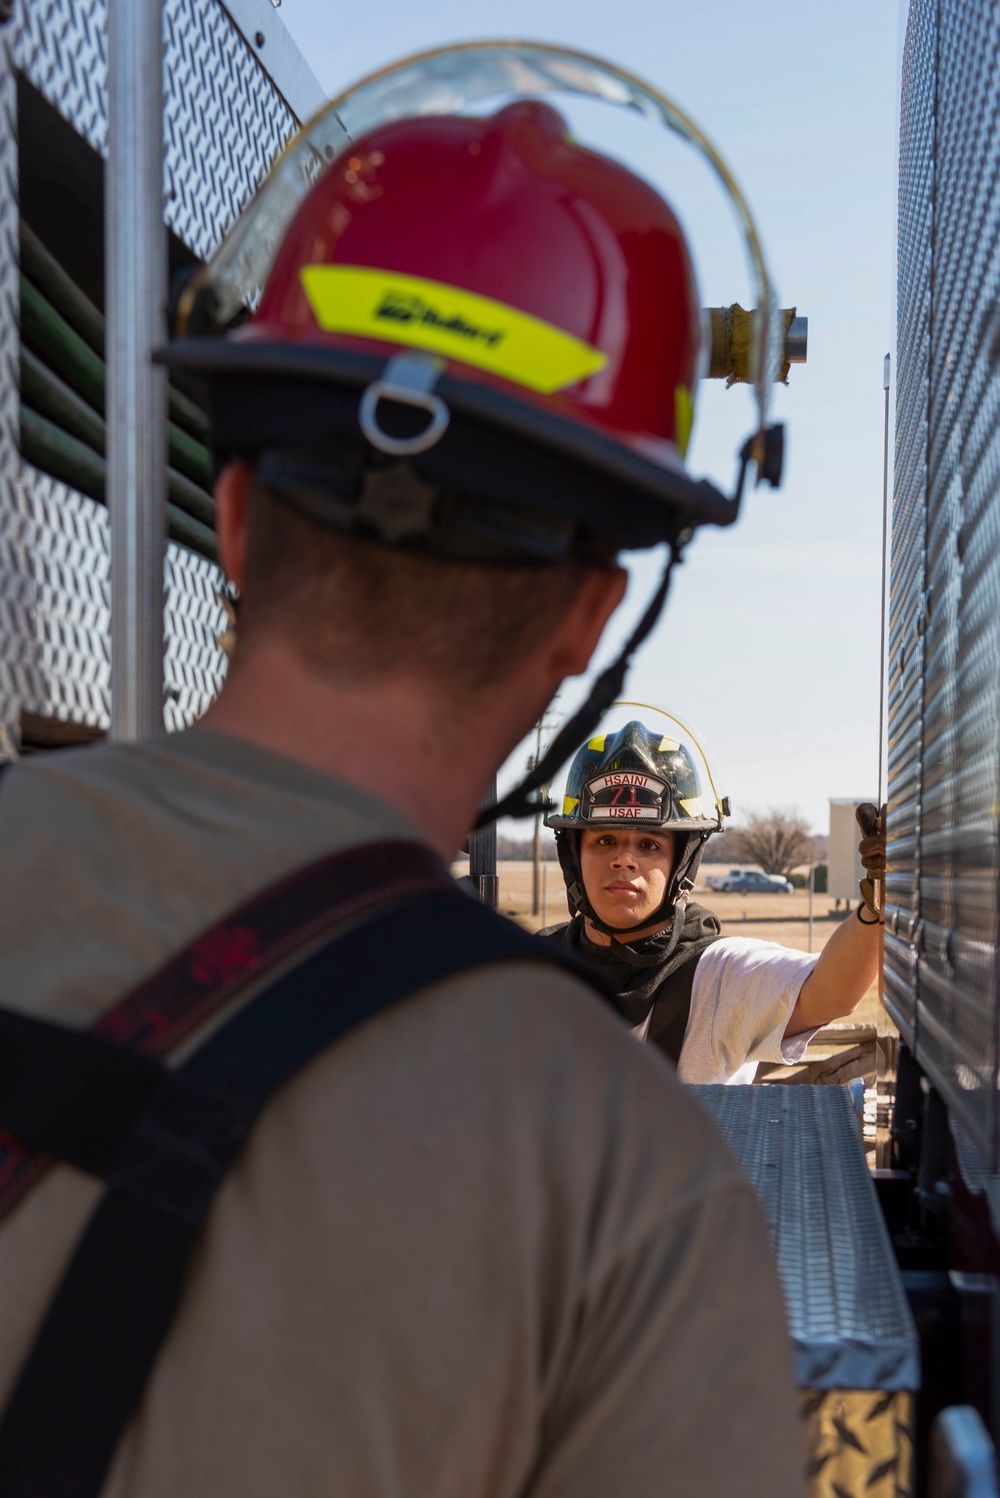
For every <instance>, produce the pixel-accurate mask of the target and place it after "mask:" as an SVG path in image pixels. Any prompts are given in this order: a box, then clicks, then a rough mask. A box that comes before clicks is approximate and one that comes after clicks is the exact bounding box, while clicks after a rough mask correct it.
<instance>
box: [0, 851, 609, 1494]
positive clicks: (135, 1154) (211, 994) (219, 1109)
mask: <svg viewBox="0 0 1000 1498" xmlns="http://www.w3.org/2000/svg"><path fill="white" fill-rule="evenodd" d="M386 869H390V870H391V871H392V873H391V875H390V876H389V877H386V874H385V870H386ZM303 947H305V948H306V949H307V955H306V956H305V957H303V958H302V960H296V956H297V954H298V953H300V952H301V951H302V948H303ZM506 961H519V962H524V961H534V962H550V963H553V962H554V963H556V964H557V965H559V964H561V965H563V966H565V965H567V958H566V954H565V953H563V952H560V950H559V948H558V947H556V946H555V944H553V943H549V942H537V941H536V940H535V939H534V938H533V937H530V936H528V935H527V934H526V933H525V932H523V931H521V930H519V929H518V927H516V926H515V925H513V924H512V923H510V922H508V921H504V920H502V919H500V918H499V917H497V916H495V915H494V914H493V913H492V912H490V911H488V910H486V909H485V908H484V907H483V906H481V905H478V904H477V903H476V902H474V901H473V900H470V899H469V898H468V896H467V895H465V894H463V893H461V892H460V891H459V890H458V889H457V887H456V886H455V884H454V882H453V881H452V880H451V878H450V876H449V875H448V872H447V870H446V869H445V867H444V865H443V864H441V863H440V862H439V861H438V860H437V859H436V858H435V857H434V855H433V854H432V853H430V851H429V850H428V849H426V848H424V847H422V846H420V845H419V844H415V843H403V842H398V843H381V844H371V845H368V846H366V847H363V848H353V849H350V850H348V851H347V852H346V853H342V854H339V855H336V856H335V857H332V858H330V859H327V860H324V861H323V862H321V863H318V864H314V865H312V866H311V867H310V868H308V869H306V870H303V871H301V872H299V873H297V874H295V875H293V876H291V878H289V879H286V880H284V881H283V882H282V883H281V884H279V885H277V886H275V887H274V888H273V889H272V890H269V891H267V892H266V893H264V894H263V895H260V896H258V897H256V898H255V899H253V900H250V901H249V902H247V903H246V904H245V905H243V906H242V907H241V908H240V909H239V910H238V911H236V912H234V913H233V914H232V915H231V916H229V917H227V919H226V920H224V921H222V922H220V923H219V924H218V925H217V926H215V927H214V928H213V929H212V930H211V931H209V932H207V933H205V934H204V935H203V936H202V937H200V938H199V939H198V940H197V941H196V942H195V943H194V944H193V945H192V946H191V947H189V948H188V949H187V950H186V951H185V952H183V953H181V954H180V955H179V956H178V957H176V958H174V959H173V960H172V961H171V962H170V963H168V964H167V965H166V966H165V967H164V968H163V969H161V971H160V972H159V973H157V974H156V975H155V976H154V977H153V978H151V979H149V980H148V981H147V982H146V983H144V984H142V985H141V987H140V988H138V989H137V990H136V991H135V992H134V993H133V994H132V995H130V997H129V998H127V999H126V1000H125V1001H124V1002H123V1003H122V1004H119V1005H118V1006H116V1008H115V1009H114V1010H112V1011H110V1012H109V1013H108V1014H106V1015H104V1016H103V1017H102V1019H101V1020H100V1022H99V1023H98V1025H97V1026H95V1027H94V1029H93V1030H91V1031H89V1032H84V1033H81V1032H78V1031H70V1030H66V1029H63V1028H62V1027H60V1026H56V1025H51V1024H48V1023H46V1022H44V1021H40V1020H35V1019H31V1018H28V1017H26V1016H24V1015H19V1014H16V1013H14V1012H11V1011H7V1010H0V1126H2V1127H3V1128H4V1129H5V1130H7V1131H9V1132H8V1134H7V1136H5V1140H4V1148H5V1156H4V1161H3V1165H2V1170H3V1181H4V1185H3V1189H2V1194H0V1212H2V1211H3V1210H5V1209H7V1210H9V1208H10V1207H11V1206H12V1205H13V1204H14V1202H15V1201H16V1200H18V1199H19V1198H20V1197H21V1195H23V1193H24V1191H25V1190H27V1189H28V1187H29V1186H30V1185H32V1184H34V1182H35V1181H37V1180H38V1178H39V1176H40V1175H41V1174H42V1173H43V1171H44V1170H45V1169H46V1168H47V1167H48V1165H50V1164H51V1163H52V1161H53V1160H56V1159H58V1160H63V1161H66V1162H68V1163H71V1164H74V1165H76V1166H78V1167H79V1168H80V1169H82V1170H85V1171H88V1172H89V1173H90V1174H93V1175H97V1176H99V1177H102V1178H103V1179H105V1180H106V1181H107V1189H106V1190H105V1192H104V1194H103V1196H102V1198H101V1200H100V1202H99V1204H98V1206H97V1208H96V1209H95V1212H94V1214H93V1216H92V1217H91V1219H90V1222H89V1223H88V1225H87V1227H86V1228H85V1230H84V1232H83V1234H82V1236H81V1238H80V1240H79V1242H78V1244H77V1247H76V1250H75V1253H74V1256H73V1258H72V1260H71V1262H70V1266H69V1268H68V1270H67V1271H66V1273H65V1275H64V1277H63V1280H62V1283H61V1285H60V1287H59V1289H58V1291H57V1292H56V1295H55V1297H54V1299H53V1301H52V1303H51V1305H50V1307H49V1309H48V1312H47V1313H46V1316H45V1319H44V1321H43V1323H42V1327H41V1330H40V1332H39V1334H38V1336H37V1339H36V1341H35V1344H34V1346H33V1348H32V1350H31V1352H30V1354H29V1356H28V1358H27V1361H26V1363H25V1364H24V1366H23V1368H22V1369H21V1371H20V1374H19V1377H18V1381H17V1383H16V1385H15V1388H14V1392H13V1394H12V1396H11V1398H10V1400H9V1402H8V1405H7V1408H6V1410H5V1411H4V1413H3V1416H2V1419H0V1498H96V1495H97V1494H98V1493H99V1491H100V1488H101V1485H102V1483H103V1481H104V1478H105V1476H106V1474H107V1470H108V1467H109V1465H110V1462H111V1458H112V1456H113V1455H114V1451H115V1447H116V1446H117V1443H118V1440H119V1437H120V1436H121V1433H122V1431H123V1430H124V1428H125V1426H126V1425H127V1423H128V1421H129V1419H130V1417H131V1415H132V1414H133V1412H134V1411H135V1409H136V1407H137V1405H138V1402H139V1399H140V1397H141V1395H142V1391H143V1389H144V1387H145V1384H146V1380H147V1378H148V1375H149V1373H150V1370H151V1368H152V1366H153V1363H154V1361H155V1358H156V1356H157V1353H158V1351H159V1348H160V1346H161V1344H162V1342H163V1339H164V1338H165V1336H166V1334H167V1331H168V1330H169V1327H170V1323H171V1321H172V1319H173V1316H174V1313H175V1310H176V1308H177V1304H178V1301H179V1299H180V1296H181V1292H182V1290H183V1285H184V1277H185V1273H186V1269H187V1263H188V1259H189V1256H190V1252H191V1249H192V1247H193V1244H194V1241H195V1239H196V1236H197V1234H198V1232H199V1230H200V1228H201V1225H202V1223H203V1222H204V1219H205V1217H206V1215H207V1213H208V1211H209V1208H210V1206H211V1202H212V1199H213V1196H214V1194H215V1192H216V1190H217V1189H218V1187H219V1185H220V1184H221V1182H222V1180H223V1179H224V1177H225V1175H226V1172H227V1171H228V1170H229V1168H230V1166H231V1165H232V1164H233V1163H234V1161H235V1160H236V1158H237V1157H238V1155H239V1153H240V1151H241V1150H242V1148H243V1146H244V1144H245V1143H246V1140H247V1138H248V1136H249V1134H250V1131H251V1130H252V1128H253V1126H254V1123H255V1121H256V1119H257V1117H258V1116H259V1114H260V1113H261V1111H262V1110H263V1108H264V1107H265V1106H266V1104H267V1102H268V1100H269V1098H270V1097H271V1096H272V1094H273V1093H274V1092H275V1091H276V1090H277V1089H278V1088H279V1087H281V1086H282V1085H283V1084H284V1083H285V1082H286V1081H288V1080H289V1079H290V1078H291V1077H293V1076H294V1075H295V1073H296V1072H298V1071H299V1070H300V1069H301V1068H302V1067H303V1066H305V1065H306V1064H307V1063H308V1062H309V1061H310V1060H312V1058H313V1057H314V1056H316V1055H317V1054H318V1053H319V1052H321V1051H322V1050H324V1049H325V1048H326V1047H328V1046H330V1045H332V1044H334V1043H335V1042H336V1041H337V1040H340V1039H342V1038H343V1037H344V1036H345V1035H347V1034H348V1033H349V1032H350V1031H351V1030H352V1029H354V1028H355V1026H357V1025H360V1024H362V1023H363V1022H364V1021H366V1020H368V1019H370V1018H372V1017H374V1016H375V1015H377V1014H379V1013H380V1012H383V1011H384V1010H386V1009H388V1008H390V1007H391V1006H392V1005H394V1004H396V1003H398V1002H400V1001H401V1000H402V999H405V998H406V997H408V996H409V995H410V994H413V993H416V992H417V991H418V990H420V989H423V988H425V987H427V986H429V985H431V984H434V983H438V982H440V981H442V980H443V979H445V978H448V977H451V976H454V975H456V974H458V973H461V972H465V971H467V970H469V969H470V968H474V967H477V966H480V965H482V964H484V963H492V962H506ZM569 965H570V966H571V968H572V970H573V971H574V972H575V973H576V974H577V975H578V976H579V977H581V978H583V979H584V981H586V982H588V983H589V984H590V985H591V986H592V987H594V986H598V984H597V980H595V978H594V977H593V975H592V974H590V973H587V972H586V971H585V970H584V969H583V968H582V967H580V966H578V965H577V964H575V963H574V962H572V961H570V963H569ZM276 969H277V972H276V971H275V970H276ZM251 986H252V987H257V988H259V989H260V991H259V992H258V993H257V994H256V996H255V997H253V998H251V999H250V1000H249V1001H248V1002H245V1003H243V1004H242V1006H241V1007H238V1008H237V1009H236V1012H235V1013H234V1014H233V1015H232V1017H231V1018H229V1019H228V1020H227V1021H225V1023H224V1024H223V1025H222V1026H221V1028H219V1029H217V1030H215V1031H214V1033H212V1034H210V1036H209V1038H208V1039H207V1040H206V1041H205V1042H204V1043H203V1044H202V1045H201V1046H200V1047H199V1048H198V1049H197V1050H196V1051H195V1053H194V1055H193V1056H192V1057H191V1058H190V1059H189V1060H187V1061H185V1062H184V1063H183V1064H182V1065H180V1066H178V1067H176V1068H174V1069H169V1068H167V1067H165V1066H164V1065H163V1064H162V1063H161V1062H160V1061H159V1060H158V1059H157V1058H158V1057H160V1056H162V1055H163V1054H164V1053H165V1052H167V1051H168V1050H170V1049H172V1048H173V1047H174V1046H176V1044H177V1042H178V1040H180V1039H181V1038H182V1037H183V1036H184V1035H187V1034H190V1033H191V1032H192V1031H193V1030H194V1029H195V1028H197V1027H198V1026H199V1025H201V1024H203V1023H204V1022H205V1021H206V1020H207V1019H209V1018H210V1017H211V1016H212V1015H213V1014H217V1013H219V1012H220V1010H222V1009H223V1007H224V1006H235V1005H236V1004H237V1001H238V1000H239V999H240V998H241V997H242V996H243V995H244V994H245V993H246V992H247V991H248V989H250V990H251V991H252V987H251ZM598 991H599V992H601V994H602V996H603V990H602V989H600V988H599V986H598ZM11 1136H15V1137H11Z"/></svg>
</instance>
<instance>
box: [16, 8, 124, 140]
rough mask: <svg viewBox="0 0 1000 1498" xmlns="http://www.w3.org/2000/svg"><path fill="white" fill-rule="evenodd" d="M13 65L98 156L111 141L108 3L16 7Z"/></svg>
mask: <svg viewBox="0 0 1000 1498" xmlns="http://www.w3.org/2000/svg"><path fill="white" fill-rule="evenodd" d="M12 29H13V33H14V37H13V49H14V64H15V66H16V67H17V68H18V70H19V71H20V72H22V73H23V74H24V75H25V77H26V78H28V79H29V80H30V81H31V82H32V83H33V84H34V85H35V87H36V88H37V89H38V90H39V92H40V93H41V94H43V95H44V96H45V98H46V99H47V100H48V101H49V103H50V104H51V105H52V106H53V108H54V109H57V110H58V111H59V113H60V114H61V115H62V117H63V119H65V120H68V121H69V123H70V124H71V125H72V126H73V128H74V129H75V130H76V132H77V134H79V135H82V136H83V138H84V140H85V141H86V142H87V144H88V145H91V146H93V148H94V150H95V151H100V152H102V153H103V152H105V151H106V148H107V137H108V111H107V89H108V51H107V42H106V34H107V7H106V4H105V0H30V3H23V0H22V3H19V4H18V5H17V6H16V7H15V19H14V26H13V28H12Z"/></svg>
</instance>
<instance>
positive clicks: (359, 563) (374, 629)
mask: <svg viewBox="0 0 1000 1498" xmlns="http://www.w3.org/2000/svg"><path fill="white" fill-rule="evenodd" d="M607 560H608V563H609V564H610V563H611V561H612V557H611V556H610V555H609V556H608V559H607ZM588 570H590V569H589V567H588V564H587V563H585V562H583V561H579V560H571V561H566V562H563V563H561V564H558V565H547V566H546V565H520V566H519V565H516V564H510V563H508V564H499V565H497V564H490V565H487V564H483V563H475V562H461V561H454V560H450V559H449V560H445V559H442V558H440V557H436V556H428V555H421V554H419V553H416V552H413V551H405V550H401V549H394V548H390V547H386V546H383V545H380V544H378V543H376V542H374V541H370V540H366V539H363V538H360V537H357V536H353V535H350V534H348V533H346V532H344V531H340V530H337V529H334V528H333V527H330V526H327V525H323V524H321V523H318V522H316V521H314V520H311V519H309V518H307V517H306V516H304V515H302V514H299V513H297V512H296V511H295V510H293V509H291V508H290V507H289V506H288V505H286V504H284V503H282V502H281V501H280V500H278V499H276V498H274V497H273V496H272V495H271V494H270V493H269V492H268V491H267V489H266V488H264V487H263V486H262V485H261V484H259V483H256V482H254V483H253V484H252V486H251V488H250V492H249V497H248V506H247V521H246V561H245V573H244V580H243V589H242V594H241V603H240V611H239V631H238V637H237V647H236V655H235V658H234V667H235V669H236V670H239V668H240V664H241V662H245V661H246V660H248V659H249V658H250V656H251V655H252V654H253V652H254V650H255V649H256V648H257V646H258V645H259V644H260V643H261V642H262V641H265V640H268V639H270V640H272V641H280V642H281V643H282V644H283V645H284V646H285V647H288V648H290V649H292V650H293V651H294V652H295V654H296V655H297V656H298V657H299V658H300V659H301V660H302V661H303V662H304V663H305V664H306V665H307V666H308V667H309V669H310V671H311V672H312V673H313V674H315V675H317V676H319V677H321V678H322V679H323V680H325V681H326V682H328V683H331V684H336V685H339V686H343V687H351V686H361V685H365V686H371V685H373V684H375V683H377V682H379V681H384V680H388V679H390V678H400V677H408V678H414V679H416V680H419V681H421V682H422V683H424V684H425V685H426V687H427V689H428V691H429V692H430V693H431V694H432V695H434V696H435V697H437V698H438V699H439V700H441V701H442V702H443V703H446V704H447V705H448V706H449V707H450V709H451V710H452V711H453V712H454V713H455V714H456V715H460V716H461V715H464V714H465V713H467V712H470V711H473V710H474V709H475V707H476V705H477V704H478V703H479V702H480V699H481V698H482V697H483V694H484V693H487V692H488V691H489V690H490V688H491V687H495V686H496V685H497V684H499V683H501V682H504V681H506V680H507V679H508V678H509V677H510V676H511V675H512V674H513V673H514V672H516V670H517V668H518V666H519V665H520V664H521V663H522V662H523V660H524V657H525V656H526V654H528V653H530V652H531V651H532V650H533V649H536V648H537V647H538V646H539V645H540V644H543V643H544V642H545V641H546V639H547V638H548V637H549V636H550V635H551V634H552V633H553V632H554V631H555V630H556V629H557V628H558V626H559V624H560V623H561V621H562V620H563V619H564V617H565V616H566V614H567V612H568V610H569V609H570V607H571V605H572V603H573V601H574V599H575V598H576V597H577V595H578V593H579V591H580V588H581V585H582V583H583V580H584V578H585V576H586V575H587V572H588Z"/></svg>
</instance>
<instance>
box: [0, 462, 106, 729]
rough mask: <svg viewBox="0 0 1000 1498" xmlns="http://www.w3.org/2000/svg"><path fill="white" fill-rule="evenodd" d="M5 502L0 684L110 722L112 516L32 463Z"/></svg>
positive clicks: (45, 710)
mask: <svg viewBox="0 0 1000 1498" xmlns="http://www.w3.org/2000/svg"><path fill="white" fill-rule="evenodd" d="M12 491H13V492H12V496H10V497H11V498H12V500H13V502H12V503H11V504H8V505H4V506H3V507H2V508H0V693H2V694H4V695H5V696H7V697H8V698H11V699H13V701H14V702H15V703H16V704H17V711H18V716H19V715H20V712H21V711H22V710H25V711H28V712H33V713H39V714H41V715H42V716H43V717H52V718H62V719H66V720H68V721H71V722H74V723H85V724H89V725H91V726H92V727H95V728H107V726H108V705H109V697H108V693H109V673H108V649H109V647H108V617H109V615H108V602H109V600H108V525H107V515H106V513H105V511H104V510H103V509H102V508H101V507H100V506H99V505H96V504H95V503H94V502H93V500H89V499H85V498H84V497H83V496H82V495H79V494H75V493H74V492H73V491H72V490H71V489H67V488H66V487H65V485H63V484H60V483H57V482H56V480H55V479H50V478H48V477H46V476H45V475H44V474H40V473H36V472H35V471H34V470H33V469H31V468H29V467H28V466H27V465H24V469H23V473H22V475H21V476H20V477H19V478H18V479H17V480H16V481H15V482H14V484H13V485H12Z"/></svg>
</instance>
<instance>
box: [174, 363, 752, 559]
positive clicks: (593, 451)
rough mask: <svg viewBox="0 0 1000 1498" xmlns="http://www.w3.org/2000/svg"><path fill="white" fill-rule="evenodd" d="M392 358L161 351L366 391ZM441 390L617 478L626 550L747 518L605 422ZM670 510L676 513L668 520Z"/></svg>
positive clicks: (210, 373) (460, 406)
mask: <svg viewBox="0 0 1000 1498" xmlns="http://www.w3.org/2000/svg"><path fill="white" fill-rule="evenodd" d="M389 357H391V354H390V352H389V351H388V350H387V352H386V354H385V355H380V354H375V353H367V352H363V351H360V350H355V349H346V348H338V347H336V346H331V345H330V344H315V343H314V344H307V343H277V342H265V341H263V340H256V339H251V338H247V339H231V338H182V339H178V340H176V341H175V342H173V343H171V344H170V345H168V346H167V347H166V348H164V349H160V350H158V351H157V352H156V354H155V355H154V358H155V360H156V362H157V363H160V364H164V365H166V367H167V368H168V369H170V370H174V371H178V372H181V373H183V374H185V375H188V376H189V377H194V378H197V379H204V380H207V381H209V382H215V381H222V380H226V379H227V378H232V379H234V380H238V379H247V378H252V377H271V378H278V379H282V380H304V381H308V382H310V383H316V382H322V383H329V384H331V385H336V386H341V387H347V388H350V389H357V390H364V389H365V388H367V386H368V385H370V384H372V383H373V382H374V381H376V380H378V379H379V378H380V376H381V375H382V374H383V372H384V370H385V366H386V362H387V360H388V358H389ZM435 393H436V394H437V395H438V396H440V398H441V399H442V400H443V401H444V402H445V403H446V405H447V406H448V408H449V410H450V411H451V412H452V413H453V414H455V415H458V416H460V417H465V418H466V419H467V420H470V421H473V422H476V423H479V424H481V425H484V426H487V427H492V428H494V429H496V430H498V431H501V432H502V433H504V434H505V435H507V436H515V437H520V438H522V439H523V440H524V441H526V442H528V443H534V444H537V445H539V446H542V447H545V448H547V449H548V450H549V451H550V452H552V453H554V454H555V455H557V456H559V457H562V458H564V459H568V460H569V461H570V462H571V463H573V464H576V465H579V466H580V467H582V468H584V469H586V470H587V471H588V472H589V473H591V474H599V475H602V476H603V477H604V478H606V479H608V480H610V481H612V482H613V483H614V484H615V485H616V487H617V490H618V495H617V503H616V506H615V508H616V510H619V517H618V525H615V524H612V525H610V526H609V530H610V531H611V532H614V531H615V530H618V529H620V530H621V532H622V535H623V539H622V540H620V541H619V542H618V544H620V545H621V546H623V547H626V548H630V549H631V548H634V549H642V548H643V547H648V546H656V545H659V544H660V543H661V542H662V541H664V540H666V539H670V538H671V537H672V536H674V535H676V533H677V529H678V525H680V526H684V525H730V524H732V522H733V521H734V520H735V519H736V517H737V513H738V510H739V503H738V500H735V499H730V498H728V497H727V496H726V495H724V494H723V493H722V492H721V491H720V490H719V489H717V488H716V487H715V486H714V484H711V483H709V482H708V481H707V480H706V479H692V478H690V477H689V476H688V474H686V473H685V472H684V471H683V469H681V468H680V467H675V466H673V464H672V463H670V462H668V461H662V462H658V461H654V460H653V459H651V458H650V457H647V456H646V455H644V454H643V453H641V452H638V451H636V450H635V449H634V448H633V447H631V446H629V445H628V443H627V442H626V441H622V440H617V439H616V438H615V437H613V436H611V435H610V434H608V433H605V432H604V431H602V430H601V429H600V428H598V427H596V426H589V425H585V424H584V423H582V422H579V421H574V420H572V419H571V418H570V417H568V416H565V415H563V414H562V413H560V412H554V411H552V410H550V409H546V408H543V407H541V406H539V405H535V404H533V403H532V402H531V401H528V400H524V399H521V398H519V397H518V396H516V395H514V394H513V393H511V392H510V391H507V390H504V389H501V388H498V387H496V386H494V385H491V384H487V383H485V382H480V381H476V380H472V379H462V378H460V377H458V376H457V375H455V374H452V373H449V372H444V373H442V375H441V377H440V379H439V380H438V382H437V384H436V386H435ZM630 500H632V501H634V502H635V503H636V504H637V505H640V506H641V509H640V511H639V513H636V512H633V513H632V514H631V515H629V516H628V518H627V520H626V521H625V524H624V525H622V524H621V521H622V520H625V516H624V515H623V514H622V513H621V510H620V508H619V507H623V506H626V505H627V504H628V503H629V501H630ZM650 501H652V502H653V503H652V505H650V503H649V502H650ZM664 510H667V511H669V523H667V524H665V521H666V518H667V517H666V516H665V514H664ZM610 519H611V517H609V520H610ZM626 536H627V539H625V538H624V537H626Z"/></svg>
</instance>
